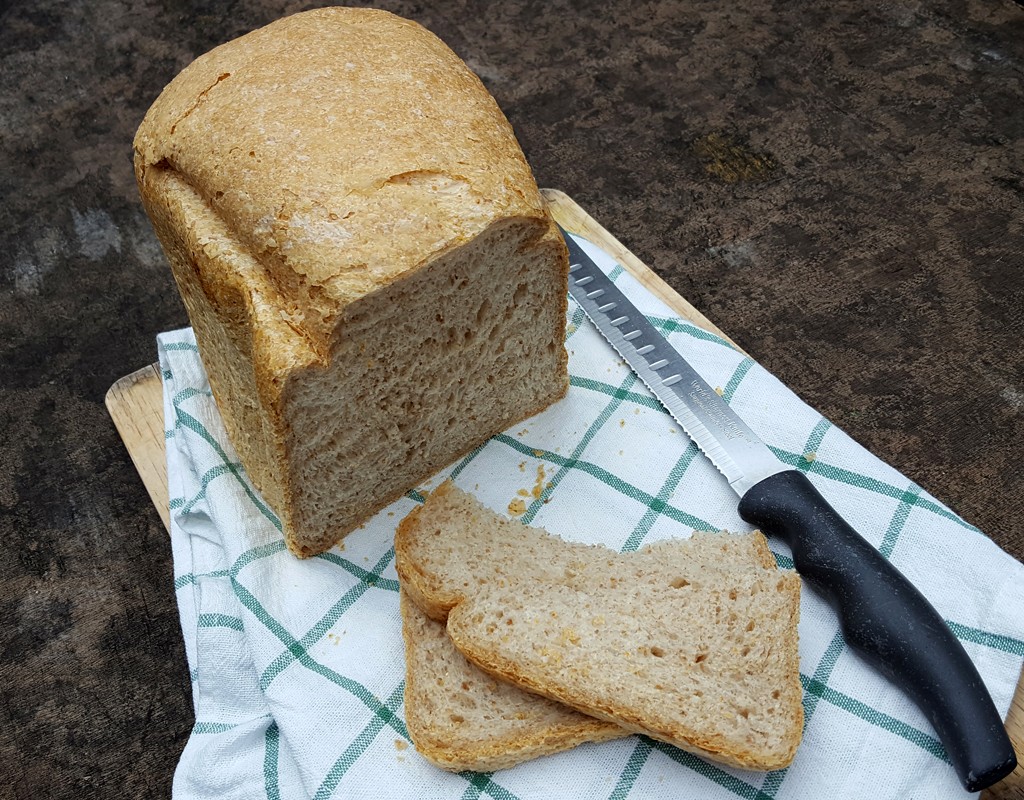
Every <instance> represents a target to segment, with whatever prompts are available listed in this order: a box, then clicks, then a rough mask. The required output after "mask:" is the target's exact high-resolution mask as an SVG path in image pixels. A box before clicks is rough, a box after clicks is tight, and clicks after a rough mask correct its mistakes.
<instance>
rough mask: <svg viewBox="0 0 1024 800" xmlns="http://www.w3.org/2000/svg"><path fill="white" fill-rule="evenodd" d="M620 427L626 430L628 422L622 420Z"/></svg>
mask: <svg viewBox="0 0 1024 800" xmlns="http://www.w3.org/2000/svg"><path fill="white" fill-rule="evenodd" d="M619 427H620V428H625V427H626V420H624V419H620V420H619Z"/></svg>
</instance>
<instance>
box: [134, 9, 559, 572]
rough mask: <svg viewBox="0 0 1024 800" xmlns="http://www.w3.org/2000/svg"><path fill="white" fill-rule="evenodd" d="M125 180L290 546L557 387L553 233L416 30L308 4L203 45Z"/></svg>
mask: <svg viewBox="0 0 1024 800" xmlns="http://www.w3.org/2000/svg"><path fill="white" fill-rule="evenodd" d="M135 170H136V177H137V179H138V183H139V188H140V192H141V195H142V199H143V203H144V204H145V206H146V210H147V212H148V213H149V215H150V218H151V220H152V222H153V226H154V229H155V230H156V232H157V235H158V237H159V239H160V241H161V243H162V244H163V247H164V250H165V252H166V253H167V256H168V259H169V261H170V262H171V267H172V270H173V273H174V277H175V280H176V282H177V284H178V287H179V289H180V291H181V294H182V298H183V300H184V303H185V307H186V309H187V311H188V314H189V319H190V321H191V324H192V326H193V328H194V330H195V335H196V340H197V342H198V344H199V351H200V356H201V357H202V360H203V364H204V366H205V367H206V371H207V373H208V375H209V379H210V385H211V388H212V390H213V393H214V396H215V397H216V400H217V404H218V407H219V409H220V412H221V416H222V418H223V420H224V424H225V427H226V429H227V432H228V435H229V437H230V439H231V441H232V443H233V445H234V446H235V449H236V450H237V452H238V455H239V458H240V459H241V461H242V463H243V465H244V466H245V468H246V471H247V473H248V474H249V476H250V478H251V479H252V481H253V483H254V484H255V485H256V487H257V489H259V491H260V492H261V494H262V495H263V496H264V498H265V499H266V501H267V502H268V503H269V505H270V506H271V507H272V508H273V510H274V511H275V512H276V513H277V515H278V516H279V517H280V520H281V523H282V528H283V530H284V535H285V539H286V541H287V543H288V545H289V547H290V548H291V549H292V551H293V552H295V553H297V554H298V555H302V556H308V555H313V554H315V553H318V552H321V551H323V550H326V549H327V548H329V547H330V546H331V545H333V544H334V543H335V542H337V541H338V540H339V539H341V538H342V537H343V536H344V535H345V534H346V533H348V532H349V531H351V530H352V529H353V528H355V527H357V526H358V525H359V524H360V523H361V522H363V521H364V520H366V519H367V518H368V517H370V516H371V515H372V514H373V513H375V512H376V511H377V510H379V509H380V508H382V507H383V506H385V505H387V504H388V503H390V502H392V501H393V500H395V499H397V498H398V497H399V496H401V494H402V493H404V492H405V491H407V490H408V489H409V488H411V487H413V486H414V485H415V484H416V483H417V482H419V481H421V480H423V479H425V478H426V477H428V476H429V475H431V474H433V473H434V472H436V471H437V470H439V469H441V468H442V467H444V466H446V465H447V464H449V463H451V462H452V461H454V460H455V459H456V458H458V457H459V456H460V455H462V454H464V453H466V452H468V451H470V450H471V449H472V448H474V447H475V446H477V445H479V444H481V443H482V442H483V441H484V440H486V439H487V438H488V437H490V436H492V435H494V434H495V433H498V432H499V431H501V430H503V429H505V428H507V427H509V426H511V425H513V424H515V423H516V422H517V421H519V420H521V419H523V418H525V417H527V416H530V415H532V414H534V413H537V412H538V411H540V410H541V409H543V408H544V407H545V406H547V405H548V404H550V403H551V402H553V401H555V400H557V399H558V398H560V397H561V396H562V395H564V393H565V391H566V389H567V387H568V376H567V373H566V354H565V349H564V347H563V345H562V340H563V337H564V326H565V310H566V303H567V300H566V281H567V278H566V276H567V270H568V261H567V254H566V250H565V245H564V242H562V240H561V237H560V235H559V233H558V231H557V228H556V227H555V226H554V224H553V222H552V221H551V219H550V217H549V215H548V213H547V211H546V209H545V207H544V204H543V202H542V200H541V197H540V194H539V192H538V190H537V186H536V183H535V182H534V179H533V176H532V175H531V173H530V170H529V167H528V166H527V164H526V161H525V159H524V158H523V155H522V152H521V150H520V149H519V146H518V144H517V142H516V140H515V137H514V135H513V133H512V129H511V127H510V126H509V124H508V122H507V121H506V120H505V118H504V116H503V115H502V114H501V111H500V110H499V109H498V107H497V105H496V104H495V103H494V100H493V99H492V98H491V97H490V95H489V94H488V93H487V91H486V90H485V89H484V87H483V85H482V84H481V83H480V81H479V80H478V79H477V78H476V76H475V75H473V74H472V72H471V71H470V70H469V69H468V68H467V67H466V66H465V65H464V64H463V63H462V62H461V61H460V60H459V59H458V57H457V56H455V54H454V53H452V52H451V51H450V50H449V49H448V48H447V47H446V46H445V45H444V44H443V43H441V42H440V41H439V40H438V39H437V38H436V37H434V36H433V35H432V34H430V33H429V32H427V31H426V30H424V29H423V28H421V27H420V26H419V25H416V24H415V23H412V22H408V21H406V20H402V19H400V18H398V17H395V16H394V15H392V14H389V13H387V12H383V11H375V10H370V9H354V8H326V9H319V10H314V11H309V12H304V13H302V14H296V15H294V16H291V17H287V18H285V19H282V20H278V21H277V22H275V23H273V24H271V25H269V26H267V27H265V28H262V29H260V30H257V31H253V32H252V33H250V34H247V35H246V36H243V37H241V38H240V39H237V40H235V41H232V42H229V43H227V44H225V45H223V46H221V47H218V48H216V49H215V50H213V51H211V52H210V53H207V54H206V55H204V56H202V57H200V58H199V59H197V60H196V61H195V62H194V63H193V64H192V65H190V66H189V67H188V68H186V69H185V70H184V71H183V72H182V73H181V74H180V75H179V76H177V77H176V78H175V79H174V81H172V82H171V84H170V85H168V87H167V88H166V89H165V90H164V92H163V93H162V94H161V96H160V97H159V98H158V99H157V101H156V102H155V103H154V104H153V107H152V108H151V109H150V110H149V112H148V113H147V115H146V118H145V120H144V121H143V123H142V125H141V126H140V128H139V131H138V134H137V135H136V139H135Z"/></svg>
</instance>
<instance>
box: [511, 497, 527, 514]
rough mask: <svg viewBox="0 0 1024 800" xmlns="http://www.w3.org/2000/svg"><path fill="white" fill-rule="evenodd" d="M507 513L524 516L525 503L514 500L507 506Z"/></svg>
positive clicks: (517, 499)
mask: <svg viewBox="0 0 1024 800" xmlns="http://www.w3.org/2000/svg"><path fill="white" fill-rule="evenodd" d="M508 513H509V514H515V515H516V516H519V515H520V514H525V513H526V503H524V502H523V501H522V500H520V499H519V498H516V499H515V500H513V501H512V502H511V503H509V504H508Z"/></svg>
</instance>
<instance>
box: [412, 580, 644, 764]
mask: <svg viewBox="0 0 1024 800" xmlns="http://www.w3.org/2000/svg"><path fill="white" fill-rule="evenodd" d="M401 609H402V635H403V637H404V639H405V659H406V679H405V721H406V726H407V727H408V729H409V735H410V736H411V737H412V740H413V743H414V744H415V745H416V750H417V751H418V752H419V753H420V754H421V755H423V756H424V757H425V758H427V759H428V760H430V761H431V762H433V763H434V764H436V765H437V766H439V767H441V768H442V769H447V770H452V771H456V772H458V771H461V770H474V771H477V772H490V771H492V770H497V769H506V768H508V767H511V766H514V765H515V764H518V763H520V762H522V761H527V760H529V759H531V758H537V757H539V756H543V755H548V754H550V753H555V752H558V751H561V750H567V749H569V748H571V747H575V746H576V745H578V744H582V743H583V742H603V741H607V740H609V739H614V738H619V737H622V736H627V735H628V733H627V731H625V730H623V729H622V728H620V727H619V726H618V725H615V724H613V723H610V722H604V721H602V720H598V719H594V718H593V717H589V716H586V715H584V714H581V713H579V712H578V711H574V710H572V709H570V708H568V707H567V706H564V705H562V704H560V703H556V702H554V701H552V700H548V699H547V698H544V697H541V696H540V695H535V694H530V693H528V692H524V691H523V690H522V689H519V688H517V687H516V686H514V685H512V684H511V683H507V682H505V681H502V680H498V679H497V678H494V677H492V676H490V675H488V674H487V673H486V672H483V671H482V670H480V669H479V668H478V667H475V666H474V665H473V664H471V663H470V662H469V661H467V660H466V658H465V657H464V656H463V655H462V654H461V653H460V652H459V651H458V650H456V649H455V645H453V644H452V641H451V639H449V638H448V634H447V633H446V632H445V626H444V623H442V622H438V621H436V620H433V619H431V618H430V617H428V616H427V615H426V614H424V613H423V612H422V611H420V609H419V608H418V607H417V606H416V605H415V604H414V603H413V602H412V601H411V600H409V598H408V597H407V596H406V595H405V593H404V592H402V594H401Z"/></svg>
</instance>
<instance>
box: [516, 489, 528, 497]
mask: <svg viewBox="0 0 1024 800" xmlns="http://www.w3.org/2000/svg"><path fill="white" fill-rule="evenodd" d="M516 494H517V495H519V496H520V497H529V496H530V493H529V492H528V491H527V490H526V489H520V490H519V491H518V492H516Z"/></svg>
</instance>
